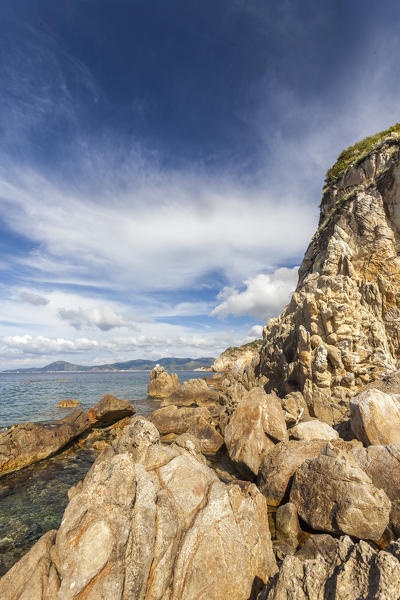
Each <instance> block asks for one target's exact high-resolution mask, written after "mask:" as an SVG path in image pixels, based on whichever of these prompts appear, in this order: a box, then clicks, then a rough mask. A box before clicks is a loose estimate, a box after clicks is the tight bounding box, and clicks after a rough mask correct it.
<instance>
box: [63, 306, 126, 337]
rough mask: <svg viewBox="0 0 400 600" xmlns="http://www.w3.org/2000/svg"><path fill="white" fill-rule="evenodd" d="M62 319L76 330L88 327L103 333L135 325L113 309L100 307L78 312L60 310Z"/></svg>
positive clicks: (78, 310)
mask: <svg viewBox="0 0 400 600" xmlns="http://www.w3.org/2000/svg"><path fill="white" fill-rule="evenodd" d="M58 315H59V317H60V319H62V320H63V321H68V323H69V324H70V325H71V326H72V327H74V328H75V329H78V330H80V329H82V328H86V327H97V328H98V329H101V330H102V331H109V330H110V329H114V328H115V327H133V324H132V323H130V322H129V321H127V320H126V319H124V318H122V317H121V316H120V315H118V314H116V313H115V312H114V311H113V309H112V308H110V307H107V306H100V307H98V308H90V309H82V308H79V309H77V310H75V309H71V310H68V309H66V308H60V310H59V311H58Z"/></svg>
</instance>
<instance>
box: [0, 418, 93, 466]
mask: <svg viewBox="0 0 400 600" xmlns="http://www.w3.org/2000/svg"><path fill="white" fill-rule="evenodd" d="M90 427H91V424H90V421H89V419H88V417H87V415H86V413H84V412H82V411H81V410H80V409H76V410H74V411H73V412H72V413H71V414H70V415H68V416H67V417H65V418H64V419H60V420H59V421H54V422H53V423H49V424H46V425H43V424H40V423H21V424H20V425H16V426H15V427H12V428H11V429H9V430H8V431H6V432H5V433H2V434H0V475H3V474H5V473H10V472H12V471H17V470H19V469H22V468H23V467H26V466H27V465H30V464H32V463H35V462H38V461H40V460H43V459H44V458H48V457H49V456H52V455H53V454H55V453H56V452H58V451H59V450H60V449H61V448H63V447H64V446H66V445H67V444H68V443H69V442H70V441H72V440H73V439H75V438H76V437H78V436H79V435H80V434H81V433H83V432H84V431H86V430H88V429H90Z"/></svg>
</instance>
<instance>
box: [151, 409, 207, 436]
mask: <svg viewBox="0 0 400 600" xmlns="http://www.w3.org/2000/svg"><path fill="white" fill-rule="evenodd" d="M198 417H202V418H203V419H204V420H205V421H210V420H211V415H210V413H209V412H208V410H207V408H205V407H194V408H192V407H182V408H178V407H177V406H175V405H173V404H172V405H170V406H165V407H163V408H159V409H158V410H155V411H154V412H152V413H151V415H150V416H149V421H151V422H152V423H154V425H155V426H156V427H157V429H158V431H159V432H160V433H162V434H167V433H186V431H188V429H189V428H190V427H191V426H192V425H193V424H194V422H195V421H196V419H197V418H198Z"/></svg>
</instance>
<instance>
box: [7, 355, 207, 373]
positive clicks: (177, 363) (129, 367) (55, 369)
mask: <svg viewBox="0 0 400 600" xmlns="http://www.w3.org/2000/svg"><path fill="white" fill-rule="evenodd" d="M213 362H214V358H212V357H210V356H205V357H202V358H175V357H168V358H160V359H159V360H146V359H143V358H138V359H136V360H127V361H125V362H117V363H111V364H105V365H95V366H93V367H87V366H83V365H74V364H73V363H69V362H66V361H65V360H57V361H55V362H52V363H50V364H49V365H46V366H45V367H36V368H32V369H11V370H7V371H3V373H67V372H68V371H70V372H71V371H73V372H86V373H97V372H100V371H147V370H148V371H151V369H153V368H154V367H155V366H156V365H157V364H159V365H162V366H163V367H165V368H166V369H168V371H194V370H195V369H200V368H208V367H210V366H211V365H212V363H213Z"/></svg>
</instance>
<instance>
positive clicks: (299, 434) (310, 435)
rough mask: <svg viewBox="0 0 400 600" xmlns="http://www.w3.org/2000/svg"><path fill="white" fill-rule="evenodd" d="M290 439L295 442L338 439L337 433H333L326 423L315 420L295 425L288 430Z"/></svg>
mask: <svg viewBox="0 0 400 600" xmlns="http://www.w3.org/2000/svg"><path fill="white" fill-rule="evenodd" d="M289 434H290V437H291V438H293V439H295V440H304V441H310V440H326V441H330V440H336V439H337V438H338V437H339V434H338V432H337V431H335V430H334V429H333V428H332V427H331V426H330V425H328V424H327V423H322V422H321V421H318V420H317V419H315V420H312V421H304V422H302V423H299V424H298V425H295V427H292V428H291V429H290V430H289Z"/></svg>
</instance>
